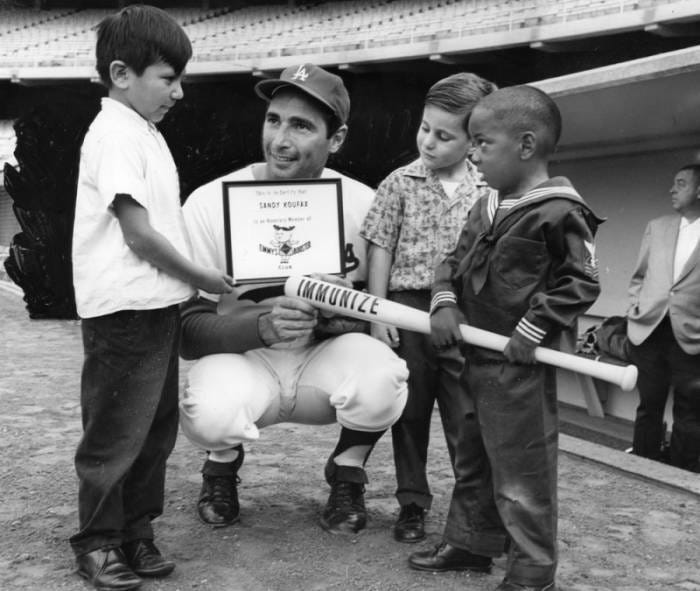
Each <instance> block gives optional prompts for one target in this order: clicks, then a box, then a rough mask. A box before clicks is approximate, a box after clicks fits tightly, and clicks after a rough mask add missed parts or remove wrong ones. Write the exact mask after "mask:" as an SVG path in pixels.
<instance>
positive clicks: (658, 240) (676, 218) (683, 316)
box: [627, 214, 700, 355]
mask: <svg viewBox="0 0 700 591" xmlns="http://www.w3.org/2000/svg"><path fill="white" fill-rule="evenodd" d="M680 222H681V216H680V215H677V214H675V215H666V216H662V217H660V218H656V219H654V220H652V221H650V222H649V224H648V225H647V229H646V231H645V232H644V238H643V239H642V246H641V248H640V252H639V260H638V261H637V267H636V268H635V270H634V273H633V274H632V280H631V282H630V288H629V294H630V299H631V301H630V307H629V310H628V312H627V335H628V336H629V338H630V341H632V343H634V344H635V345H639V344H641V343H643V342H644V341H645V340H646V338H647V337H648V336H649V335H650V334H651V333H652V332H653V331H654V329H655V328H656V327H657V326H658V325H659V323H660V322H661V321H662V320H663V318H664V316H666V315H667V314H668V316H669V318H670V319H671V326H672V328H673V334H674V336H675V337H676V340H677V341H678V344H679V345H680V347H681V348H682V349H683V350H684V351H685V352H686V353H688V354H690V355H697V354H698V353H700V242H699V243H698V244H697V245H696V246H695V250H693V252H692V254H691V255H690V257H689V258H688V261H687V262H686V264H685V266H684V267H683V270H682V271H681V274H680V275H679V277H678V279H677V280H676V281H674V280H673V258H674V255H675V251H676V242H677V239H678V230H679V228H680Z"/></svg>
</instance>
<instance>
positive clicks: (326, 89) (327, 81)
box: [255, 64, 350, 123]
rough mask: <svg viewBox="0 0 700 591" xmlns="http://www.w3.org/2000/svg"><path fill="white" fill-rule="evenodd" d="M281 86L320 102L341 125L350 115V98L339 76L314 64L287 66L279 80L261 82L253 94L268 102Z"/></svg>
mask: <svg viewBox="0 0 700 591" xmlns="http://www.w3.org/2000/svg"><path fill="white" fill-rule="evenodd" d="M283 86H293V87H295V88H298V89H299V90H301V91H302V92H305V93H306V94H308V95H309V96H311V97H313V98H315V99H316V100H317V101H321V102H322V103H323V104H324V105H326V106H327V107H328V108H329V109H330V110H331V111H333V113H335V114H336V115H337V117H338V118H339V119H340V121H341V122H342V123H346V122H347V120H348V115H349V114H350V96H349V95H348V91H347V89H346V88H345V84H343V79H342V78H341V77H340V76H336V75H335V74H331V73H330V72H327V71H326V70H324V69H323V68H319V67H318V66H316V65H314V64H301V65H299V66H289V67H288V68H285V69H284V70H282V73H281V74H280V77H279V78H275V79H272V78H271V79H269V80H261V81H260V82H258V83H257V84H256V85H255V92H256V94H257V95H258V96H259V97H260V98H263V99H265V100H266V101H269V100H271V99H272V97H273V95H274V94H275V91H276V90H277V89H278V88H281V87H283Z"/></svg>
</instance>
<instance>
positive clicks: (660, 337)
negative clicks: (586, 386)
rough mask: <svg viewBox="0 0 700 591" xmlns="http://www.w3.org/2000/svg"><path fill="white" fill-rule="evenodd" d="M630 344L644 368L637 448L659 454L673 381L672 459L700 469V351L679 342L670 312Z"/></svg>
mask: <svg viewBox="0 0 700 591" xmlns="http://www.w3.org/2000/svg"><path fill="white" fill-rule="evenodd" d="M630 345H631V346H630V357H631V360H632V362H633V363H634V364H635V365H636V366H637V368H638V369H639V379H638V380H637V388H638V390H639V406H638V407H637V415H636V418H635V421H634V437H633V440H632V451H633V452H634V453H635V454H637V455H639V456H644V457H647V458H652V459H659V458H660V454H661V446H662V442H663V440H664V435H665V433H664V427H663V419H664V410H665V408H666V400H667V398H668V392H669V388H670V387H671V386H673V429H672V431H671V445H670V450H669V451H670V460H671V463H672V464H673V465H674V466H678V467H679V468H685V469H687V470H692V471H694V472H700V355H689V354H688V353H686V352H685V351H683V349H681V348H680V347H679V346H678V342H677V341H676V338H675V337H674V336H673V329H672V328H671V322H670V321H669V319H668V318H664V320H663V321H662V322H661V324H659V326H658V327H657V328H656V330H654V332H652V333H651V335H649V337H647V339H646V340H645V341H644V342H643V343H642V344H641V345H632V344H631V343H630Z"/></svg>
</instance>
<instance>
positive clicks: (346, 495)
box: [321, 459, 367, 534]
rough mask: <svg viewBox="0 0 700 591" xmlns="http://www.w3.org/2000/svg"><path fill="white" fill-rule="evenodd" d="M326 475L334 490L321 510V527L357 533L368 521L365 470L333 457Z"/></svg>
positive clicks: (331, 531) (335, 531)
mask: <svg viewBox="0 0 700 591" xmlns="http://www.w3.org/2000/svg"><path fill="white" fill-rule="evenodd" d="M325 476H326V481H327V482H328V483H329V484H330V485H331V492H330V494H329V495H328V502H327V503H326V506H325V507H324V509H323V512H322V513H321V527H322V528H323V529H325V530H326V531H328V532H330V533H332V534H356V533H357V532H358V531H360V530H361V529H364V528H365V526H366V525H367V510H366V509H365V496H364V495H365V483H366V482H367V474H365V471H364V470H363V469H362V468H356V467H353V466H338V465H336V464H335V463H334V462H333V460H332V459H331V460H329V462H328V464H326V469H325Z"/></svg>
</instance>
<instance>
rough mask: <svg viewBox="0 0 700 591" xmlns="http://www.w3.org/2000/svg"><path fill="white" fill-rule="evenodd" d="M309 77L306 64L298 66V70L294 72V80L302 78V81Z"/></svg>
mask: <svg viewBox="0 0 700 591" xmlns="http://www.w3.org/2000/svg"><path fill="white" fill-rule="evenodd" d="M308 77H309V74H308V72H307V71H306V68H305V67H304V66H299V67H298V68H297V71H296V72H294V76H292V80H301V81H302V82H306V79H307V78H308Z"/></svg>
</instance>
